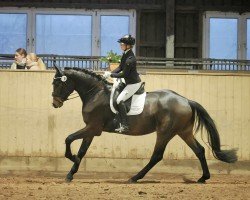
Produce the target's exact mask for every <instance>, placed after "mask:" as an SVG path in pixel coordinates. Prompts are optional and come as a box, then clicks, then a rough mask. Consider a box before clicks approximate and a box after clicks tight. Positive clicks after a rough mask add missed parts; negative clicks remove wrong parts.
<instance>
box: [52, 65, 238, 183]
mask: <svg viewBox="0 0 250 200" xmlns="http://www.w3.org/2000/svg"><path fill="white" fill-rule="evenodd" d="M111 87H112V85H111V84H110V83H108V82H107V81H106V80H105V79H103V77H102V76H101V75H98V74H96V73H94V72H91V71H88V70H85V69H77V68H65V69H64V71H62V70H61V69H60V68H57V67H56V74H55V77H54V81H53V93H52V96H53V106H54V107H55V108H59V107H61V106H62V105H63V102H64V101H66V100H67V99H68V97H69V96H70V94H71V93H72V92H73V91H76V92H77V93H78V94H79V96H80V98H81V100H82V102H83V107H82V115H83V120H84V122H85V124H86V126H85V127H84V128H83V129H81V130H79V131H77V132H75V133H73V134H71V135H69V136H68V137H67V138H66V140H65V143H66V152H65V157H67V158H68V159H70V160H71V161H72V162H74V164H73V166H72V168H71V170H70V171H69V173H68V174H67V176H66V181H72V180H73V175H74V174H75V173H76V172H77V171H78V168H79V165H80V162H81V159H82V158H83V157H84V155H85V154H86V152H87V150H88V148H89V146H90V144H91V142H92V140H93V138H94V137H95V136H100V135H101V134H102V131H105V132H114V130H115V128H117V127H116V124H115V123H114V118H115V114H114V113H113V112H112V111H111V109H110V106H109V98H110V91H111ZM195 122H197V126H196V131H198V130H199V129H202V128H203V127H205V129H206V130H207V136H208V142H209V145H210V146H211V149H212V152H213V155H214V157H215V158H217V159H218V160H221V161H223V162H227V163H233V162H236V161H237V155H236V150H235V149H232V150H221V147H220V137H219V134H218V131H217V129H216V126H215V123H214V121H213V120H212V119H211V117H210V116H209V114H208V113H207V111H206V110H205V109H204V108H203V107H202V106H201V105H200V104H198V103H197V102H195V101H191V100H188V99H187V98H185V97H182V96H180V95H178V94H177V93H175V92H173V91H170V90H159V91H154V92H148V93H147V96H146V101H145V106H144V110H143V112H142V113H141V114H140V115H137V116H128V123H129V126H130V132H129V133H126V135H132V136H135V135H145V134H149V133H152V132H154V131H156V132H157V139H156V144H155V148H154V152H153V155H152V157H151V159H150V161H149V163H148V164H147V165H146V166H145V167H144V168H143V169H142V170H141V171H140V172H139V173H138V174H136V175H135V176H133V177H132V178H130V179H129V182H137V180H139V179H142V178H143V177H144V176H145V175H146V174H147V172H148V171H149V170H150V169H151V168H152V167H154V166H155V165H156V164H157V163H158V162H159V161H161V160H162V158H163V154H164V151H165V148H166V145H167V144H168V142H169V141H170V140H171V139H172V138H173V137H174V136H175V135H179V136H180V137H181V138H182V139H183V140H184V141H185V142H186V144H187V145H188V146H189V147H190V148H191V149H192V150H193V152H194V153H195V155H196V156H197V157H198V159H199V160H200V163H201V167H202V170H203V174H202V176H201V178H200V179H199V180H198V182H199V183H205V181H206V180H207V179H209V178H210V173H209V170H208V166H207V161H206V158H205V149H204V148H203V146H201V144H200V143H199V142H198V141H197V140H196V139H195V137H194V135H193V129H194V125H195V124H196V123H195ZM77 139H82V143H81V146H80V149H79V151H78V154H77V155H72V152H71V148H70V145H71V143H72V142H73V141H75V140H77Z"/></svg>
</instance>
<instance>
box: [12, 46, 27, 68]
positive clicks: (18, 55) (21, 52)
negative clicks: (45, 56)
mask: <svg viewBox="0 0 250 200" xmlns="http://www.w3.org/2000/svg"><path fill="white" fill-rule="evenodd" d="M26 56H27V52H26V50H25V49H23V48H19V49H17V50H16V52H15V62H14V63H13V64H12V65H11V69H25V68H26Z"/></svg>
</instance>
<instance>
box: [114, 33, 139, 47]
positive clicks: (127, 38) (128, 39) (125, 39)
mask: <svg viewBox="0 0 250 200" xmlns="http://www.w3.org/2000/svg"><path fill="white" fill-rule="evenodd" d="M117 42H119V43H124V44H127V45H134V44H135V38H133V37H132V36H131V35H124V36H123V37H122V38H120V39H119V40H118V41H117Z"/></svg>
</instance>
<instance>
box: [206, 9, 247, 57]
mask: <svg viewBox="0 0 250 200" xmlns="http://www.w3.org/2000/svg"><path fill="white" fill-rule="evenodd" d="M249 18H250V13H248V14H244V15H239V14H237V13H220V12H207V13H206V14H205V15H204V33H203V57H204V58H217V59H249V58H250V20H249Z"/></svg>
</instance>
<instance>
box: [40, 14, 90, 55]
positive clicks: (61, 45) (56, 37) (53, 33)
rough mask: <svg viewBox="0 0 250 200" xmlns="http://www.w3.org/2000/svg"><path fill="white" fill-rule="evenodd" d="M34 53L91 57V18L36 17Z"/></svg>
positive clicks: (65, 16) (70, 16)
mask: <svg viewBox="0 0 250 200" xmlns="http://www.w3.org/2000/svg"><path fill="white" fill-rule="evenodd" d="M36 53H38V54H58V55H78V56H90V55H91V16H83V15H41V14H38V15H36Z"/></svg>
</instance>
